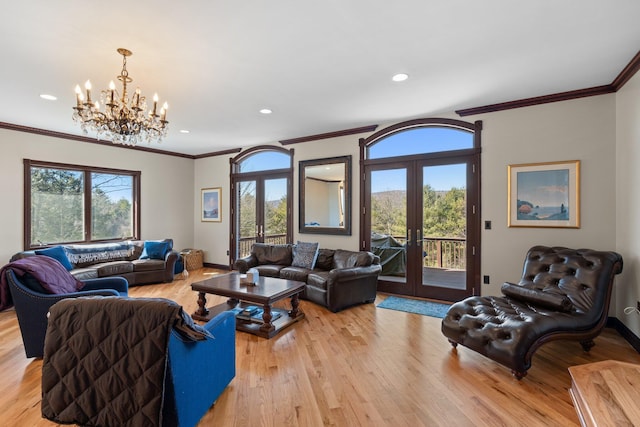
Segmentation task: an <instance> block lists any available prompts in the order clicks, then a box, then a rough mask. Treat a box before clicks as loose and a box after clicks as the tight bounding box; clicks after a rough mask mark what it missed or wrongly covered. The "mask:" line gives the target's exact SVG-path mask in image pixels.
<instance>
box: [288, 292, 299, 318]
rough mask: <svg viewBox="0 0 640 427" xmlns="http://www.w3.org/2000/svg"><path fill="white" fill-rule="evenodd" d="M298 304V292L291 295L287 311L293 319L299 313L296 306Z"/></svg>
mask: <svg viewBox="0 0 640 427" xmlns="http://www.w3.org/2000/svg"><path fill="white" fill-rule="evenodd" d="M299 305H300V298H299V297H298V294H295V295H292V296H291V311H290V312H289V317H291V318H293V319H295V318H296V317H298V315H299V314H300V311H299V310H298V306H299Z"/></svg>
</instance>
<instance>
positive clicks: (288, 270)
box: [280, 266, 311, 282]
mask: <svg viewBox="0 0 640 427" xmlns="http://www.w3.org/2000/svg"><path fill="white" fill-rule="evenodd" d="M309 273H311V270H309V269H308V268H302V267H293V266H291V267H285V268H283V269H282V270H280V278H281V279H287V280H297V281H298V282H306V281H307V276H308V275H309Z"/></svg>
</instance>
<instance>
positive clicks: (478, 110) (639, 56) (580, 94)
mask: <svg viewBox="0 0 640 427" xmlns="http://www.w3.org/2000/svg"><path fill="white" fill-rule="evenodd" d="M638 70H640V51H638V53H636V55H635V56H634V57H633V59H631V61H630V62H629V63H628V64H627V66H626V67H624V69H623V70H622V71H621V72H620V73H619V74H618V76H617V77H616V78H615V79H614V80H613V82H611V83H610V84H608V85H603V86H595V87H591V88H587V89H578V90H572V91H568V92H560V93H555V94H551V95H543V96H536V97H533V98H525V99H519V100H516V101H509V102H501V103H498V104H490V105H484V106H482V107H474V108H465V109H462V110H456V114H458V115H460V116H462V117H464V116H471V115H474V114H483V113H492V112H495V111H503V110H511V109H514V108H521V107H530V106H533V105H540V104H548V103H550V102H558V101H568V100H570V99H576V98H585V97H588V96H596V95H604V94H607V93H615V92H617V91H619V90H620V89H621V88H622V86H624V85H625V83H627V82H628V81H629V79H631V77H633V76H634V75H635V74H636V73H637V72H638Z"/></svg>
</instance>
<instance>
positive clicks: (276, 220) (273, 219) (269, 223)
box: [265, 195, 287, 234]
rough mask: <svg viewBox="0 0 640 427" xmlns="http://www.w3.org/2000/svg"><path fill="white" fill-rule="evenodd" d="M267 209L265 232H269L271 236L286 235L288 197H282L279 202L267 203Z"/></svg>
mask: <svg viewBox="0 0 640 427" xmlns="http://www.w3.org/2000/svg"><path fill="white" fill-rule="evenodd" d="M265 209H266V212H265V214H266V218H265V223H266V224H265V226H266V230H265V231H267V232H268V233H269V234H286V233H287V196H286V195H284V196H282V197H281V198H280V200H278V201H277V202H267V203H266V207H265Z"/></svg>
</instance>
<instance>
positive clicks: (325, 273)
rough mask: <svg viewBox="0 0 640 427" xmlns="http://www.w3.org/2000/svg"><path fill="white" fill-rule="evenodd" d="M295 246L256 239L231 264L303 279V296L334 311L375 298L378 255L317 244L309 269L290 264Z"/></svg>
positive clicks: (243, 270)
mask: <svg viewBox="0 0 640 427" xmlns="http://www.w3.org/2000/svg"><path fill="white" fill-rule="evenodd" d="M294 246H295V245H292V244H284V245H270V244H265V243H255V244H254V245H253V247H252V248H251V254H250V255H249V256H247V257H245V258H240V259H238V260H236V262H235V266H234V267H235V269H236V270H238V271H239V272H240V273H241V274H242V273H246V272H247V270H248V269H249V268H255V269H257V270H258V272H259V274H260V275H261V276H267V277H279V278H281V279H289V280H297V281H300V282H305V283H306V284H307V286H306V288H305V291H304V292H303V293H302V298H303V299H306V300H309V301H313V302H315V303H316V304H320V305H322V306H325V307H327V308H328V309H329V310H331V311H333V312H338V311H340V310H342V309H344V308H346V307H349V306H352V305H355V304H361V303H371V302H373V301H374V300H375V299H376V291H377V287H378V276H379V275H380V272H381V271H382V267H381V266H380V257H378V256H376V255H374V254H372V253H371V252H367V251H359V252H357V251H349V250H343V249H323V248H320V249H318V256H317V259H316V262H315V265H314V266H313V269H309V268H304V267H295V266H292V265H291V264H292V262H293V258H294V255H293V251H294Z"/></svg>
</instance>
